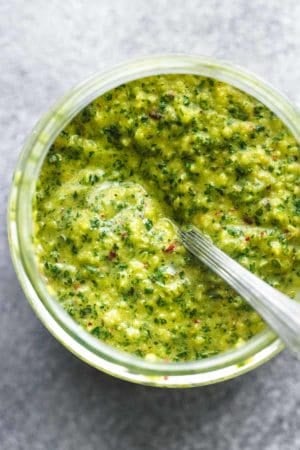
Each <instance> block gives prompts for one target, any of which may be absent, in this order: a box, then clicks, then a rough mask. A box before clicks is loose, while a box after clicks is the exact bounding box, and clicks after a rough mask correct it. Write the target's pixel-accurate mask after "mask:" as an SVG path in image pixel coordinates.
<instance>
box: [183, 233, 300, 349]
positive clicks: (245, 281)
mask: <svg viewBox="0 0 300 450" xmlns="http://www.w3.org/2000/svg"><path fill="white" fill-rule="evenodd" d="M180 236H181V239H182V242H183V244H184V246H185V247H186V248H187V250H189V251H190V252H191V253H192V254H193V255H194V256H196V257H197V258H198V259H200V261H202V262H203V263H204V264H206V265H207V266H208V267H209V268H210V269H211V270H213V271H214V272H215V273H216V274H218V275H219V276H220V277H221V278H223V280H225V281H226V282H227V283H228V284H229V285H230V286H231V287H232V288H233V289H234V290H235V291H236V292H237V293H238V294H240V295H241V297H243V298H244V299H245V300H246V301H247V302H248V303H250V305H251V306H252V307H253V308H254V309H255V310H256V311H257V312H258V313H259V314H260V315H261V316H262V317H263V319H264V320H265V321H266V322H267V323H268V324H269V325H270V327H271V328H272V329H273V330H274V331H275V333H276V334H278V336H279V337H280V338H281V339H282V341H283V342H284V343H285V344H286V346H287V347H288V348H289V349H290V350H292V351H293V352H294V353H297V354H298V356H300V303H297V302H296V301H295V300H292V299H291V298H289V297H288V296H286V295H284V294H282V293H281V292H279V291H278V290H277V289H275V288H273V287H271V286H270V285H269V284H267V283H265V282H264V281H263V280H261V279H260V278H258V277H257V276H256V275H253V273H251V272H250V271H249V270H247V269H245V268H244V267H242V266H241V265H240V264H239V263H237V262H236V261H234V260H233V259H232V258H230V257H229V256H228V255H226V253H224V252H222V251H221V250H220V249H219V248H217V247H216V246H215V245H214V244H213V243H212V242H211V240H210V239H209V238H207V237H206V236H204V235H203V234H202V233H201V232H200V231H199V230H197V229H195V228H193V229H191V230H189V231H181V232H180Z"/></svg>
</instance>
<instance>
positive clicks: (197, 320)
mask: <svg viewBox="0 0 300 450" xmlns="http://www.w3.org/2000/svg"><path fill="white" fill-rule="evenodd" d="M193 322H194V323H201V320H200V319H194V321H193Z"/></svg>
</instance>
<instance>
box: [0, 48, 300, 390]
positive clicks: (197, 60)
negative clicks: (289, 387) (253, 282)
mask: <svg viewBox="0 0 300 450" xmlns="http://www.w3.org/2000/svg"><path fill="white" fill-rule="evenodd" d="M167 73H174V74H175V73H177V74H180V73H182V74H183V73H190V74H192V73H193V74H198V75H203V76H209V77H212V78H215V79H218V80H221V81H224V82H227V83H229V84H231V85H233V86H236V87H237V88H239V89H241V90H243V91H245V92H247V93H249V94H250V95H252V96H254V97H256V98H258V99H259V100H261V101H262V102H263V103H264V104H266V105H267V106H268V107H269V108H270V109H272V110H276V111H274V112H275V113H276V114H277V115H278V116H279V117H280V118H281V120H283V122H284V123H285V124H286V125H287V127H288V128H289V129H290V131H291V132H292V134H294V136H295V137H296V139H297V140H298V141H299V140H300V115H299V113H298V111H297V110H296V108H295V107H294V106H293V105H292V103H291V102H290V101H289V100H288V99H287V98H286V97H285V96H284V95H282V94H281V93H280V92H278V91H277V90H276V89H275V88H273V87H272V86H271V85H270V84H268V83H266V82H265V81H263V80H262V79H260V78H259V77H257V76H256V75H254V74H252V73H251V72H249V71H248V70H245V69H242V68H240V67H239V66H236V65H233V64H231V63H229V62H226V61H223V60H217V59H213V58H208V57H203V56H194V55H185V54H171V55H152V56H149V57H144V58H138V59H133V60H129V61H125V62H123V63H122V64H119V65H117V66H115V67H114V68H112V69H110V70H108V71H105V72H100V73H96V74H94V75H92V76H91V77H88V78H87V79H86V80H84V81H83V82H81V83H79V84H78V85H76V86H75V88H73V89H71V90H70V91H69V92H68V93H67V94H66V95H64V96H63V97H62V98H61V99H60V100H59V101H58V102H57V103H55V105H54V106H53V107H52V108H51V109H50V110H49V112H48V113H46V114H45V115H43V116H42V118H41V119H40V120H39V121H38V123H37V124H36V125H35V127H34V128H33V130H32V132H31V134H30V135H29V137H28V139H27V140H26V142H25V144H24V146H23V150H22V152H21V155H20V157H19V159H18V162H17V165H16V169H15V173H14V176H13V181H12V185H11V190H10V195H9V201H8V216H7V220H8V235H9V245H10V251H11V256H12V260H13V264H14V267H15V271H16V273H17V276H18V278H19V281H20V283H21V286H22V288H23V291H24V292H25V295H26V297H27V299H28V301H29V303H30V304H31V306H32V308H33V309H34V311H35V313H36V314H37V316H38V317H39V318H40V320H41V321H42V322H43V324H44V325H45V326H46V328H47V329H48V330H49V331H50V332H51V333H52V334H53V335H54V336H55V337H56V339H57V340H58V341H60V342H61V343H62V344H63V345H64V346H65V347H66V348H68V349H69V350H70V351H71V352H72V353H74V354H75V355H76V356H78V357H79V358H80V359H82V360H83V361H85V362H87V363H88V364H89V365H91V366H93V367H96V368H97V369H100V370H102V371H104V372H106V373H109V374H111V375H114V376H116V377H119V378H122V379H125V380H128V381H133V382H136V383H141V384H149V385H153V386H165V387H187V386H196V385H204V384H210V383H215V382H218V381H223V380H225V379H229V378H232V377H235V376H237V375H240V374H242V373H245V372H247V371H249V370H251V369H253V368H255V367H257V366H258V365H260V364H262V363H264V362H266V361H267V360H269V359H271V358H272V357H273V356H275V355H276V354H277V353H279V352H280V351H281V350H282V349H283V344H282V342H281V341H280V340H279V339H278V338H276V336H275V335H274V334H273V333H272V332H271V331H270V330H268V329H266V330H265V331H263V332H261V333H259V334H258V335H256V336H255V337H253V338H252V339H250V340H249V341H247V343H245V344H244V345H243V346H242V347H240V348H236V349H232V350H229V351H227V352H224V353H221V354H219V355H216V356H211V357H208V358H206V359H202V360H196V361H189V362H178V363H162V362H151V361H146V360H144V359H142V358H139V357H137V356H135V355H131V354H129V353H126V352H123V351H120V350H117V349H116V348H114V347H112V346H110V345H107V344H105V343H104V342H102V341H99V340H98V339H96V338H95V337H93V336H92V335H90V334H89V333H88V332H87V331H85V330H84V329H83V328H81V327H80V326H79V325H78V324H77V323H75V322H74V321H73V319H71V317H70V316H69V315H68V314H67V313H66V312H65V311H64V310H63V309H62V307H61V306H60V305H59V304H58V302H57V301H56V300H55V298H54V297H52V296H51V295H50V294H49V293H48V291H47V290H46V289H45V284H44V282H43V280H42V277H41V275H40V273H39V271H38V267H37V264H36V259H35V255H34V245H33V243H32V234H31V231H32V228H31V226H32V217H31V207H29V208H28V197H29V198H30V202H29V205H31V202H32V196H33V193H34V188H35V180H36V179H37V176H36V178H35V179H34V180H33V179H32V176H33V174H35V175H37V174H38V172H39V170H40V167H41V165H42V163H43V160H44V157H45V155H46V153H47V151H48V149H49V147H50V145H51V143H52V142H53V140H54V139H55V138H56V136H57V134H58V133H59V132H60V131H61V130H62V129H63V128H64V127H65V126H66V124H67V123H68V122H69V121H70V120H71V119H72V118H73V117H74V116H75V115H76V114H77V113H78V112H79V111H80V110H81V109H82V108H83V107H84V106H86V105H87V104H89V103H90V102H91V101H92V100H93V99H95V98H97V97H98V96H99V95H101V94H103V93H105V92H108V91H109V90H111V89H113V88H114V87H117V86H119V85H120V84H123V83H126V82H129V81H133V80H135V79H138V78H144V77H146V76H150V75H159V74H167Z"/></svg>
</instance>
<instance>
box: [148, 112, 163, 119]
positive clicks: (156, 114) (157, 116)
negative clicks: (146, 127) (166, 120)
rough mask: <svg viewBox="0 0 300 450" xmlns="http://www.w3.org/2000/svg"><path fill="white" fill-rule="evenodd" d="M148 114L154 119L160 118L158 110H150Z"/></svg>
mask: <svg viewBox="0 0 300 450" xmlns="http://www.w3.org/2000/svg"><path fill="white" fill-rule="evenodd" d="M149 116H150V117H151V119H154V120H159V119H161V118H162V115H161V113H160V112H158V111H155V110H153V111H150V112H149Z"/></svg>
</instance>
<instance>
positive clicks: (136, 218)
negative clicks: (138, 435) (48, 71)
mask: <svg viewBox="0 0 300 450" xmlns="http://www.w3.org/2000/svg"><path fill="white" fill-rule="evenodd" d="M298 158H299V145H298V144H297V142H296V140H295V138H294V137H293V136H292V135H291V133H290V132H289V131H288V129H287V128H286V126H285V125H284V124H283V123H282V121H281V120H280V119H279V118H278V117H276V116H275V115H274V113H272V112H271V111H270V110H269V109H268V108H267V107H266V106H264V105H263V104H261V103H260V102H259V101H257V100H256V99H254V98H253V97H251V96H249V95H247V94H246V93H244V92H241V91H240V90H238V89H236V88H234V87H232V86H230V85H228V84H225V83H223V82H219V81H216V80H213V79H211V78H204V77H200V76H194V75H162V76H153V77H149V78H144V79H140V80H137V81H133V82H130V83H128V84H124V85H122V86H120V87H118V88H116V89H113V90H112V91H110V92H108V93H106V94H105V95H102V96H101V97H99V98H98V99H96V100H95V101H93V102H92V103H91V104H90V105H88V106H87V107H86V108H84V109H83V110H82V111H81V112H80V114H78V115H77V117H75V118H74V119H73V120H72V121H71V123H70V124H69V125H68V126H67V127H66V128H65V129H64V130H63V131H62V132H61V133H60V135H59V136H58V137H57V139H56V140H55V142H54V143H53V145H52V147H51V149H50V150H49V153H48V155H47V157H46V159H45V161H44V164H43V167H42V170H41V174H40V177H39V181H38V184H37V188H36V196H35V201H34V206H33V207H34V217H35V219H34V220H35V229H34V241H35V245H36V254H37V258H38V261H39V265H40V270H41V273H42V274H43V276H44V278H45V280H46V284H47V286H48V288H49V290H50V291H51V292H52V293H53V294H54V295H55V297H56V298H57V300H58V301H59V302H60V303H61V305H62V306H63V307H64V308H65V310H66V311H67V312H68V313H69V314H70V315H71V316H72V317H73V318H74V320H75V321H77V322H78V323H79V324H81V325H82V327H84V328H85V329H86V330H88V331H89V332H90V333H92V334H93V335H94V336H96V337H97V338H99V339H101V340H103V341H105V342H107V343H109V344H111V345H113V346H114V347H117V348H119V349H122V350H125V351H127V352H130V353H133V354H136V355H139V356H141V357H144V358H147V359H150V360H155V359H160V360H165V361H184V360H194V359H197V358H205V357H208V356H210V355H215V354H218V353H219V352H223V351H225V350H228V349H230V348H233V347H236V346H239V345H242V344H243V343H244V342H245V341H247V340H248V339H250V338H251V337H252V336H254V335H255V334H257V333H258V332H260V331H261V330H262V329H263V328H264V326H265V325H264V323H263V321H262V320H261V318H260V317H259V316H258V315H257V314H256V313H255V312H254V311H253V310H252V309H251V307H249V306H248V305H247V304H246V303H245V302H244V301H243V300H242V299H241V298H240V297H239V296H238V295H237V294H236V293H235V292H234V291H233V290H231V289H230V288H229V287H228V286H227V285H226V284H225V283H224V282H223V281H222V280H221V279H220V278H218V277H217V276H216V275H214V274H213V273H211V272H210V270H208V269H207V268H206V267H204V266H203V265H200V264H199V263H198V262H197V261H196V260H195V259H193V257H191V256H190V255H189V254H188V253H187V252H186V250H185V249H184V248H183V246H182V244H181V243H180V242H179V240H178V233H177V229H178V228H177V227H178V226H182V225H185V224H194V225H196V226H197V227H199V228H200V229H201V230H202V231H203V232H205V233H206V234H208V235H209V236H210V237H211V238H212V239H213V241H214V242H215V244H216V245H218V246H219V247H220V248H221V249H223V250H224V251H225V252H227V253H228V254H229V255H230V256H232V257H233V258H234V259H235V260H237V261H238V262H240V263H241V264H242V265H243V266H245V267H247V268H248V269H250V270H251V271H252V272H254V273H256V274H257V275H259V276H260V277H262V278H263V279H265V280H266V281H267V282H268V283H270V284H271V285H273V286H275V287H276V288H278V289H280V290H281V291H283V292H285V293H287V294H288V295H290V296H292V297H293V296H295V293H296V289H297V286H299V276H300V268H299V234H300V227H299V225H300V216H299V215H300V199H299V180H300V170H299V161H298Z"/></svg>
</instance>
